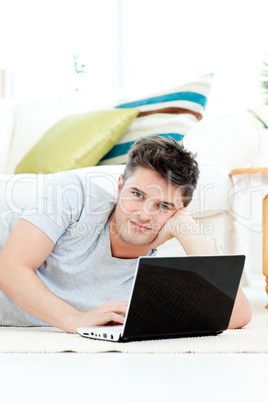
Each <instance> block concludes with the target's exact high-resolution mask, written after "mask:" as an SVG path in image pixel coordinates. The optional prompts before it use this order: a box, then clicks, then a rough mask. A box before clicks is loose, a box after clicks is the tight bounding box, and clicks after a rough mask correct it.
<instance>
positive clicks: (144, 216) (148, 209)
mask: <svg viewBox="0 0 268 402" xmlns="http://www.w3.org/2000/svg"><path fill="white" fill-rule="evenodd" d="M139 215H140V219H141V220H142V221H149V220H151V219H152V218H153V216H154V215H155V208H154V205H153V203H152V202H150V201H146V202H144V203H143V204H142V207H141V209H140V211H139Z"/></svg>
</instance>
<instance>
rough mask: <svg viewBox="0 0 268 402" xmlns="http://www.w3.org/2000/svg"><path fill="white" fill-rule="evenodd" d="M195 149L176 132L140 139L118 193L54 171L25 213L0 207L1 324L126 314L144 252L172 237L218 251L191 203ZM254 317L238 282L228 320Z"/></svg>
mask: <svg viewBox="0 0 268 402" xmlns="http://www.w3.org/2000/svg"><path fill="white" fill-rule="evenodd" d="M198 176H199V169H198V165H197V162H196V161H195V159H194V156H193V155H192V154H191V153H190V152H188V151H186V150H185V149H184V148H183V147H182V146H181V145H179V144H178V143H177V142H176V141H174V140H168V139H163V138H160V137H156V136H155V137H151V138H147V139H141V140H139V141H137V142H136V143H135V144H134V145H133V146H132V149H131V151H130V153H129V159H128V163H127V165H126V168H125V171H124V175H121V176H120V177H119V180H118V194H117V201H116V200H115V199H114V198H113V196H112V195H111V194H110V193H108V192H106V191H105V190H103V189H102V188H101V187H99V186H98V185H96V184H94V183H93V182H92V181H90V180H88V179H86V178H84V177H80V176H79V175H76V174H74V173H68V172H66V173H62V174H60V175H57V177H56V179H55V180H54V181H53V183H51V184H49V185H47V187H46V189H45V194H44V195H43V196H42V197H39V198H36V199H35V200H33V201H32V202H31V203H29V204H28V205H27V206H26V207H25V209H24V211H23V212H22V214H21V215H18V214H17V213H15V212H12V211H11V212H7V213H4V214H1V215H0V233H1V236H0V237H1V239H0V249H2V250H1V252H0V289H1V290H0V306H1V307H0V325H10V326H42V325H43V326H46V325H52V326H55V327H58V328H61V329H63V330H65V331H67V332H72V333H76V329H77V328H78V327H85V326H96V325H97V326H98V325H105V324H107V323H110V322H113V323H119V324H121V323H123V322H124V314H125V313H126V309H127V301H128V300H129V297H130V292H131V286H132V282H133V277H134V274H135V268H136V263H137V258H138V257H139V256H145V255H151V256H154V255H155V254H156V247H158V246H159V245H161V244H163V243H165V242H166V241H168V240H170V239H171V238H173V237H175V238H176V239H177V240H178V241H179V242H180V243H181V245H182V247H183V248H184V250H185V252H186V254H195V255H196V254H197V255H209V254H215V251H214V250H213V249H212V248H211V246H210V245H209V243H208V242H207V241H206V239H205V238H204V237H203V236H202V235H201V234H200V233H199V232H198V225H197V224H196V223H195V221H194V220H193V219H192V218H191V216H190V215H189V214H188V213H187V212H186V211H185V208H186V207H187V205H188V204H189V203H190V201H191V199H192V194H193V191H194V189H195V187H196V185H197V181H198ZM250 319H251V309H250V306H249V303H248V301H247V299H246V297H245V295H244V293H243V291H242V290H241V289H239V291H238V294H237V297H236V302H235V305H234V309H233V313H232V317H231V320H230V324H229V328H239V327H242V326H244V325H246V324H247V323H248V322H249V321H250Z"/></svg>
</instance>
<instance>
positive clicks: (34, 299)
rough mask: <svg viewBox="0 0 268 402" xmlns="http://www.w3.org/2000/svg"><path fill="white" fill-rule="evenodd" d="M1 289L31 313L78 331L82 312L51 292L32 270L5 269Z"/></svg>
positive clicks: (66, 329) (52, 323)
mask: <svg viewBox="0 0 268 402" xmlns="http://www.w3.org/2000/svg"><path fill="white" fill-rule="evenodd" d="M0 288H1V290H3V292H5V293H6V294H7V296H8V297H10V299H12V300H13V301H14V302H15V303H16V304H17V305H18V306H19V307H21V308H22V309H23V310H25V311H26V312H27V313H29V314H31V315H33V316H34V317H37V318H39V319H40V320H42V321H44V322H46V323H48V324H50V325H52V326H55V327H57V328H60V329H63V330H65V331H67V332H75V330H76V328H75V326H76V324H75V322H76V319H77V318H78V317H79V315H81V314H82V313H80V312H79V311H78V310H76V309H75V308H73V307H72V306H70V305H69V304H68V303H66V302H64V301H63V300H61V299H60V298H59V297H57V296H55V295H54V294H53V293H52V292H50V290H49V289H48V288H47V287H46V286H45V285H44V283H43V282H42V281H41V280H40V279H39V278H38V276H37V275H36V273H35V272H33V271H32V270H31V269H29V268H27V267H24V266H16V267H7V268H2V269H1V271H0Z"/></svg>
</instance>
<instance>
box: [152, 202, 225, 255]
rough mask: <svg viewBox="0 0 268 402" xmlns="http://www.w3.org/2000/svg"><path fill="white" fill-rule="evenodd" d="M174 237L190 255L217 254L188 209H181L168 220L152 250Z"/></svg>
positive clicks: (153, 243)
mask: <svg viewBox="0 0 268 402" xmlns="http://www.w3.org/2000/svg"><path fill="white" fill-rule="evenodd" d="M173 237H175V238H176V239H177V240H178V241H179V242H180V244H181V245H182V247H183V249H184V251H185V253H186V254H188V255H215V254H217V253H216V252H215V250H214V249H213V248H212V247H211V246H210V244H209V243H208V241H207V240H206V239H205V237H204V236H203V235H202V234H201V233H200V230H199V225H198V224H197V223H196V222H195V220H194V219H193V218H192V217H191V215H190V213H189V212H188V211H187V208H181V209H179V210H178V211H176V212H175V213H174V214H173V215H172V216H171V217H170V218H169V219H168V221H167V222H166V223H165V225H164V226H163V227H162V229H161V230H160V231H159V233H158V235H157V236H156V238H155V239H154V241H153V242H152V243H151V248H157V247H159V246H161V245H162V244H164V243H165V242H166V241H167V240H170V239H172V238H173Z"/></svg>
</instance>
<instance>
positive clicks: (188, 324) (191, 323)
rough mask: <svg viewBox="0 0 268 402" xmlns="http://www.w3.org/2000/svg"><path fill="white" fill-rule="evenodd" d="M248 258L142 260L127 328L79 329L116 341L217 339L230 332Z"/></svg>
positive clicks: (86, 333)
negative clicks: (216, 336) (235, 303)
mask: <svg viewBox="0 0 268 402" xmlns="http://www.w3.org/2000/svg"><path fill="white" fill-rule="evenodd" d="M244 262H245V256H244V255H216V256H182V257H140V258H139V259H138V264H137V270H136V275H135V278H134V281H133V288H132V293H131V297H130V300H129V305H128V310H127V313H126V317H125V323H124V325H112V326H107V325H106V326H99V327H98V326H96V327H84V328H77V332H78V333H79V334H80V335H82V336H84V337H88V338H92V339H101V340H107V341H114V342H127V341H137V340H149V339H164V338H179V337H193V336H205V335H217V334H220V333H222V332H223V331H224V330H226V329H227V328H228V324H229V321H230V318H231V314H232V310H233V306H234V302H235V298H236V294H237V290H238V287H239V283H240V279H241V275H242V272H243V267H244Z"/></svg>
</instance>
